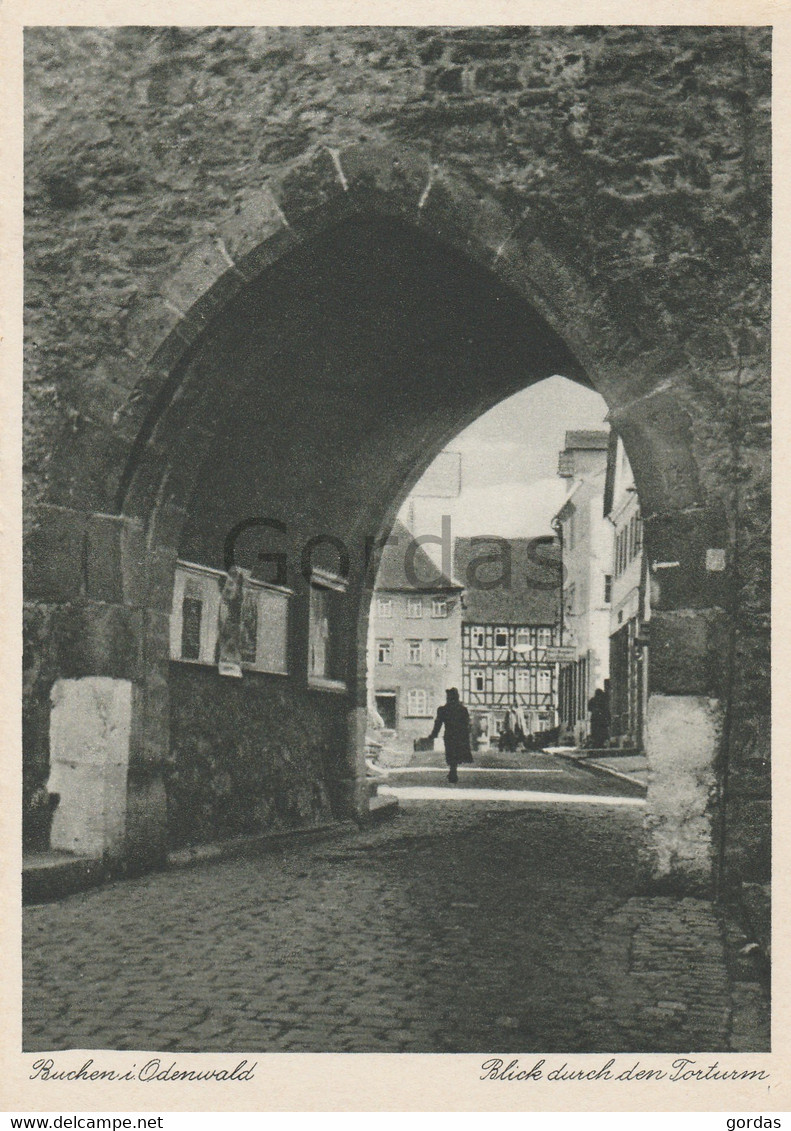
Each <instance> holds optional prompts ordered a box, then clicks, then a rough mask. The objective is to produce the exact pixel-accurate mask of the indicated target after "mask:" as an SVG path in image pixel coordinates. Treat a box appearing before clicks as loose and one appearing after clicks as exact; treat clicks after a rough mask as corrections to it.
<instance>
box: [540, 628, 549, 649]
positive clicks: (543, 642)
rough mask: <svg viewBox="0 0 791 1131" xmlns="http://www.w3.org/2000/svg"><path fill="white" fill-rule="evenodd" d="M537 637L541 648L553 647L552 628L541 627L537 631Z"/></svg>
mask: <svg viewBox="0 0 791 1131" xmlns="http://www.w3.org/2000/svg"><path fill="white" fill-rule="evenodd" d="M536 638H537V641H538V647H539V648H551V647H552V629H551V628H539V630H538V632H537V633H536Z"/></svg>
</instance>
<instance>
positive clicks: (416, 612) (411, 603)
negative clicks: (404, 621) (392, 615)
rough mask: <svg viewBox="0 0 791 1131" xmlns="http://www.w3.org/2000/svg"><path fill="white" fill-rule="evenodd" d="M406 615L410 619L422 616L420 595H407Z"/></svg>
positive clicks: (418, 618) (417, 618)
mask: <svg viewBox="0 0 791 1131" xmlns="http://www.w3.org/2000/svg"><path fill="white" fill-rule="evenodd" d="M406 615H407V616H408V617H410V619H411V620H420V618H421V617H422V616H423V601H422V600H421V599H420V597H408V598H407V603H406Z"/></svg>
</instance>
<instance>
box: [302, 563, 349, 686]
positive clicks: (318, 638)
mask: <svg viewBox="0 0 791 1131" xmlns="http://www.w3.org/2000/svg"><path fill="white" fill-rule="evenodd" d="M345 600H346V581H345V580H344V579H343V578H340V577H337V576H336V575H334V574H331V573H329V572H325V571H324V570H314V571H313V573H312V575H311V580H310V625H309V641H310V643H309V656H308V682H309V684H310V685H311V686H312V687H319V688H324V689H326V690H331V691H343V690H345V687H346V683H345V665H344V659H343V616H344V604H345Z"/></svg>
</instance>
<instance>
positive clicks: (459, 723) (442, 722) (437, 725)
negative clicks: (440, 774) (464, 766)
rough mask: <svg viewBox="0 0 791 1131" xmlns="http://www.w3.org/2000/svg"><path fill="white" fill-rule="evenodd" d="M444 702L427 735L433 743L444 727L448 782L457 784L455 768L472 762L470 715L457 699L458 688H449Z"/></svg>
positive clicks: (457, 776) (457, 777)
mask: <svg viewBox="0 0 791 1131" xmlns="http://www.w3.org/2000/svg"><path fill="white" fill-rule="evenodd" d="M445 700H446V701H445V703H444V704H443V706H442V707H439V708H438V710H437V717H436V719H435V720H434V729H433V730H432V732H431V734H430V735H429V739H431V740H432V741H433V740H434V739H435V738H436V737H437V735H438V734H439V732H440V731H441V730H442V727H443V726H444V727H445V735H444V738H445V761H446V762H447V763H448V766H449V767H450V772H449V773H448V781H450V782H457V781H458V780H459V775H458V773H457V772H456V767H457V766H458V765H460V764H461V763H464V762H471V761H472V753H471V752H470V714H469V711H468V710H467V708H466V707H465V706H464V704H463V703H462V702H461V700H460V699H459V692H458V688H456V687H449V688H448V690H447V691H446V692H445Z"/></svg>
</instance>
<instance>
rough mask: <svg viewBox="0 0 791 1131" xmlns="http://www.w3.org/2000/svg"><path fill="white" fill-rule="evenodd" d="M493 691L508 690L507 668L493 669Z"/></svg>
mask: <svg viewBox="0 0 791 1131" xmlns="http://www.w3.org/2000/svg"><path fill="white" fill-rule="evenodd" d="M494 690H495V691H500V692H502V691H507V690H508V668H495V669H494Z"/></svg>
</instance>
